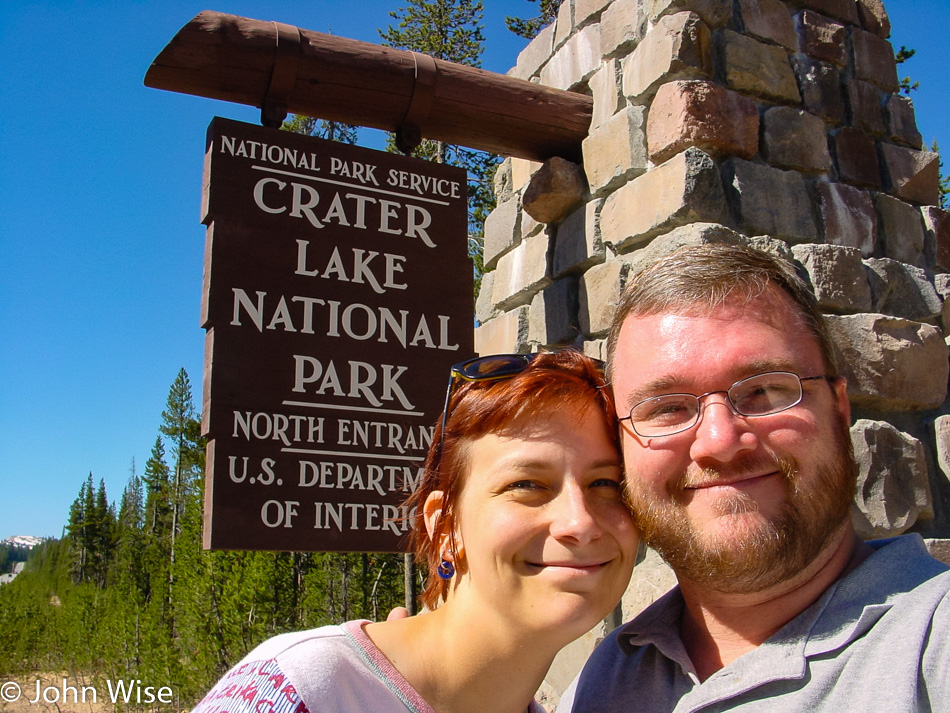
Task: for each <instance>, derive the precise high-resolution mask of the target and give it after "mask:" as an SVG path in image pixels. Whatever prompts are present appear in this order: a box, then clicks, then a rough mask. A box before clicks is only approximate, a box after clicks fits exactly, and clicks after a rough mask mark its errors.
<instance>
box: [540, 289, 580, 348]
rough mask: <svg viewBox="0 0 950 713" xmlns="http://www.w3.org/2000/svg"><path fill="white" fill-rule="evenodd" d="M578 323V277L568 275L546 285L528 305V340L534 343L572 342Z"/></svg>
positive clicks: (577, 332) (575, 337)
mask: <svg viewBox="0 0 950 713" xmlns="http://www.w3.org/2000/svg"><path fill="white" fill-rule="evenodd" d="M579 333H580V332H579V330H578V326H577V278H576V277H566V278H563V279H561V280H557V281H556V282H554V283H553V284H551V285H549V286H548V287H545V288H544V289H543V290H541V291H540V292H539V293H538V294H536V295H535V296H534V299H533V300H531V306H530V308H529V309H528V342H529V343H531V344H532V345H535V344H537V345H539V346H548V347H549V346H554V345H557V344H570V343H571V342H573V341H574V340H575V339H577V336H578V334H579Z"/></svg>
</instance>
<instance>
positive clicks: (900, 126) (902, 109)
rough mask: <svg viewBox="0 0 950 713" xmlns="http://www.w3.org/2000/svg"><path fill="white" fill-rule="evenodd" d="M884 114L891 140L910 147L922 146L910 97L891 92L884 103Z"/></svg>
mask: <svg viewBox="0 0 950 713" xmlns="http://www.w3.org/2000/svg"><path fill="white" fill-rule="evenodd" d="M884 115H885V118H886V119H887V132H888V137H889V138H890V139H891V140H892V141H899V142H900V143H902V144H906V145H907V146H910V147H911V148H912V149H919V148H921V147H922V146H923V143H924V140H923V138H922V137H921V135H920V131H919V130H918V129H917V117H916V116H915V115H914V102H913V101H911V98H910V97H905V96H903V95H902V94H892V95H891V96H890V98H888V100H887V102H886V103H885V104H884Z"/></svg>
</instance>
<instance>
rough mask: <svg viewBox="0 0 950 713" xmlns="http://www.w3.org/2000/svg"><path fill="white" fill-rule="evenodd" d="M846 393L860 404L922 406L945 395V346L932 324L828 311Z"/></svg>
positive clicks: (906, 408) (894, 407) (940, 400)
mask: <svg viewBox="0 0 950 713" xmlns="http://www.w3.org/2000/svg"><path fill="white" fill-rule="evenodd" d="M827 323H828V328H829V332H830V334H831V338H832V342H833V343H834V346H835V351H836V353H837V360H838V366H839V367H840V369H841V375H842V376H844V377H846V378H847V380H848V396H849V398H850V399H851V403H852V404H854V405H855V406H857V407H859V408H867V409H871V410H877V411H913V410H927V409H933V408H937V407H938V406H940V405H941V404H942V403H943V402H944V400H945V399H946V397H947V374H948V362H947V345H946V343H945V342H944V340H943V334H942V333H941V332H940V330H939V329H938V328H937V327H935V326H933V325H932V324H924V323H922V322H911V321H910V320H906V319H901V318H900V317H888V316H886V315H883V314H854V315H827Z"/></svg>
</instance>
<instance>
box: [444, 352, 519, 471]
mask: <svg viewBox="0 0 950 713" xmlns="http://www.w3.org/2000/svg"><path fill="white" fill-rule="evenodd" d="M536 356H537V353H534V354H494V355H492V356H486V357H476V358H475V359H469V360H468V361H463V362H460V363H458V364H455V365H453V366H452V368H451V369H450V370H449V386H448V388H447V389H446V390H445V406H443V407H442V427H441V428H440V429H439V450H438V454H439V455H440V456H441V455H442V446H443V445H444V444H445V425H446V423H447V422H448V420H449V401H450V400H451V399H452V392H453V391H455V383H456V381H455V380H456V379H464V380H465V381H496V380H498V379H510V378H511V377H512V376H516V375H518V374H520V373H521V372H522V371H524V370H525V369H527V368H528V365H529V364H530V363H531V362H532V361H534V358H535V357H536Z"/></svg>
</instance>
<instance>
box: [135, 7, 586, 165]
mask: <svg viewBox="0 0 950 713" xmlns="http://www.w3.org/2000/svg"><path fill="white" fill-rule="evenodd" d="M288 30H290V32H288ZM293 30H298V31H299V44H298V43H297V35H296V34H295V33H294V32H292V31H293ZM281 38H284V39H281ZM287 38H291V39H289V40H288V39H287ZM288 46H289V47H290V48H291V49H290V50H288ZM288 52H290V53H289V54H288ZM432 61H433V60H429V59H428V58H425V60H423V56H420V55H418V54H417V53H415V52H406V51H403V50H397V49H393V48H391V47H383V46H380V45H374V44H371V43H368V42H360V41H357V40H351V39H347V38H344V37H336V36H333V35H326V34H322V33H319V32H313V31H311V30H303V29H298V28H293V27H291V26H289V25H281V24H278V23H274V22H264V21H261V20H252V19H249V18H245V17H238V16H236V15H226V14H223V13H218V12H211V11H205V12H202V13H200V14H199V15H197V16H196V17H195V18H194V19H193V20H192V21H191V22H189V23H188V24H187V25H185V26H184V27H183V28H182V29H181V30H180V31H179V32H178V34H177V35H175V37H173V38H172V40H171V42H169V43H168V46H166V47H165V49H164V50H162V52H161V53H160V54H159V55H158V57H156V58H155V60H154V62H153V63H152V66H151V67H150V68H149V70H148V72H147V74H146V75H145V85H146V86H149V87H154V88H156V89H167V90H169V91H175V92H182V93H185V94H195V95H198V96H203V97H210V98H212V99H222V100H224V101H231V102H237V103H239V104H249V105H251V106H258V107H263V106H264V104H265V99H267V98H268V97H269V96H270V97H271V98H273V93H274V91H275V87H279V93H280V94H281V95H282V96H280V97H277V99H278V100H279V104H280V105H281V107H282V108H284V110H285V111H290V112H293V113H296V114H305V115H307V116H314V117H318V118H322V119H328V120H330V121H340V122H345V123H348V124H356V125H360V126H369V127H373V128H377V129H384V130H388V131H397V130H399V129H400V128H401V127H405V126H406V124H407V123H410V124H413V125H415V127H417V128H418V130H419V131H420V132H421V135H422V136H425V137H426V138H429V139H436V140H438V141H445V142H448V143H452V144H460V145H463V146H468V147H470V148H474V149H480V150H483V151H489V152H491V153H497V154H502V155H505V156H517V157H519V158H526V159H531V160H536V161H543V160H545V159H547V158H550V157H552V156H561V157H562V158H567V159H570V160H573V161H578V160H580V157H581V151H580V144H581V141H582V140H583V139H584V137H585V136H587V131H588V128H589V126H590V120H591V111H592V105H593V102H592V100H591V98H590V97H588V96H586V95H583V94H578V93H576V92H566V91H562V90H559V89H552V88H550V87H545V86H542V85H540V84H534V83H532V82H528V81H525V80H522V79H516V78H514V77H508V76H506V75H502V74H496V73H494V72H488V71H486V70H483V69H477V68H475V67H468V66H465V65H461V64H455V63H453V62H445V61H442V60H434V64H435V76H434V77H433V76H432V75H431V71H430V70H429V66H430V63H431V62H432ZM417 77H418V81H417ZM410 107H411V109H412V110H411V111H410ZM407 117H408V119H409V121H408V122H407Z"/></svg>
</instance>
